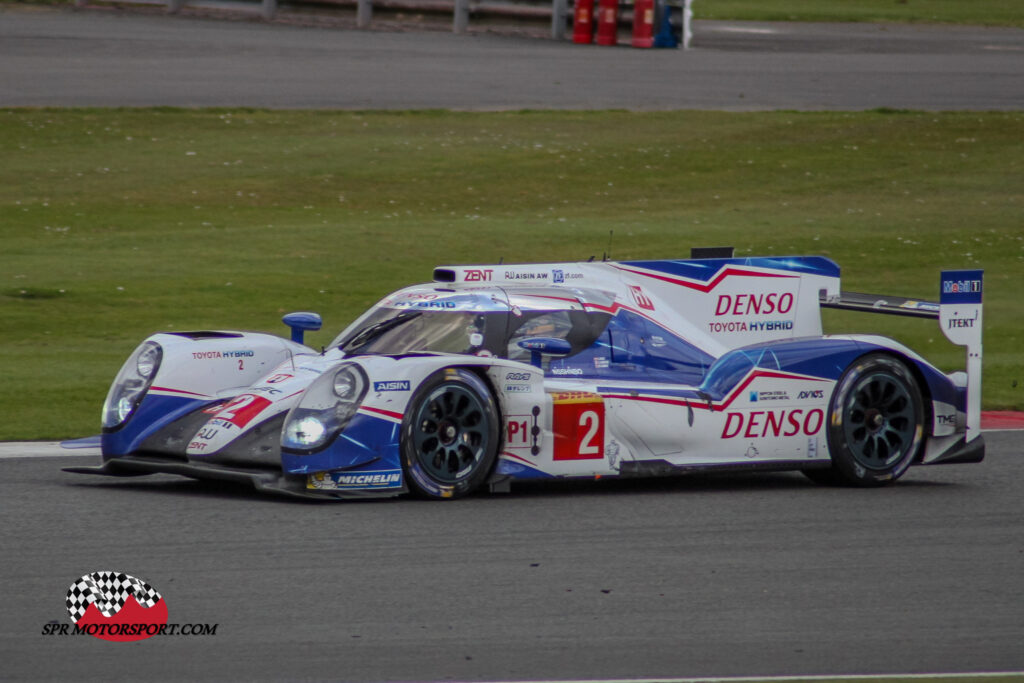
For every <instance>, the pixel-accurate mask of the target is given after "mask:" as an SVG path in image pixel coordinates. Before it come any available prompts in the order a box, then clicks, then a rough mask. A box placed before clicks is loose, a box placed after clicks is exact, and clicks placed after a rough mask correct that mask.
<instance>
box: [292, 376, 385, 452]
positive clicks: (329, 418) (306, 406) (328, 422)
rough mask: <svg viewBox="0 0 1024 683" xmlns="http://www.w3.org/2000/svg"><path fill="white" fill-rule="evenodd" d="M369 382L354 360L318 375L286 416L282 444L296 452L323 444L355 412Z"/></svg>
mask: <svg viewBox="0 0 1024 683" xmlns="http://www.w3.org/2000/svg"><path fill="white" fill-rule="evenodd" d="M368 386H369V382H368V381H367V379H366V373H365V372H364V371H363V369H362V368H361V367H359V366H358V365H356V364H355V363H345V364H343V365H340V366H339V367H338V368H337V369H335V370H334V371H333V372H328V373H326V374H324V375H323V376H322V377H320V378H318V379H317V380H316V381H315V382H313V383H312V384H311V385H309V388H308V389H306V392H305V393H304V394H303V396H302V399H301V400H300V401H299V403H298V404H297V405H296V406H295V407H294V408H292V409H291V411H290V412H289V413H288V417H286V418H285V421H284V431H283V432H282V433H281V447H282V448H285V449H287V450H289V451H292V452H296V453H313V452H315V451H319V450H322V449H323V448H326V447H327V446H328V445H329V444H330V443H331V442H332V441H334V439H335V437H337V436H338V434H340V433H341V430H343V429H344V428H345V425H347V424H348V422H349V420H351V419H352V416H353V415H355V414H356V411H357V410H358V409H359V406H360V405H361V404H362V402H363V399H364V398H365V397H366V390H367V387H368Z"/></svg>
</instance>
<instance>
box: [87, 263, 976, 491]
mask: <svg viewBox="0 0 1024 683" xmlns="http://www.w3.org/2000/svg"><path fill="white" fill-rule="evenodd" d="M713 255H714V254H713ZM839 285H840V280H839V267H838V266H837V265H836V264H835V263H833V262H832V261H830V260H828V259H826V258H821V257H765V258H733V257H731V250H729V251H728V252H726V253H725V254H721V253H720V254H717V255H716V257H713V258H691V259H686V260H665V261H626V262H613V261H601V262H584V263H561V264H529V265H487V266H444V267H439V268H437V269H435V270H434V282H432V283H429V284H421V285H416V286H412V287H408V288H405V289H402V290H400V291H397V292H395V293H393V294H390V295H388V296H387V297H385V298H384V299H383V300H381V301H380V302H379V303H378V304H377V305H376V306H374V307H373V308H371V309H370V310H369V311H367V312H366V313H365V314H363V315H362V316H361V317H359V318H358V319H357V320H356V321H355V322H353V323H352V324H351V325H349V326H348V328H346V329H345V330H344V331H343V332H342V333H341V334H340V335H339V336H338V337H337V338H336V339H335V340H334V341H333V342H331V344H330V346H328V347H326V348H325V349H323V350H322V351H317V350H315V349H312V348H309V347H307V346H304V345H303V344H302V343H301V342H302V336H303V332H304V330H310V329H319V327H320V317H319V316H318V315H316V314H313V313H296V314H290V315H287V316H285V322H286V323H287V324H289V325H290V326H291V327H292V339H291V340H287V339H283V338H280V337H276V336H273V335H269V334H262V333H252V332H224V331H200V332H172V333H160V334H154V335H153V336H151V337H149V338H148V339H146V340H145V341H144V342H143V343H142V344H141V345H140V346H139V347H138V348H137V349H136V350H135V352H134V353H133V354H132V355H131V357H130V358H129V359H128V360H127V362H126V363H125V364H124V366H123V367H122V368H121V371H120V373H119V374H118V375H117V378H116V379H115V381H114V383H113V385H112V386H111V388H110V392H109V395H108V396H107V400H106V403H105V405H104V408H103V434H102V437H101V446H102V453H103V456H102V457H103V463H102V465H101V466H99V467H95V468H85V467H82V468H71V471H77V472H92V473H101V474H107V475H115V476H132V475H140V474H150V473H158V472H163V473H174V474H181V475H185V476H189V477H196V478H217V479H227V480H235V481H245V482H250V483H252V484H253V485H255V487H256V488H257V489H260V490H264V491H276V492H282V493H288V494H294V495H301V496H315V497H334V498H358V497H370V496H372V497H379V496H395V495H399V494H402V493H405V492H408V491H411V492H415V493H417V494H420V495H422V496H426V497H430V498H442V499H443V498H456V497H459V496H463V495H466V494H468V493H470V492H472V491H474V490H477V489H480V488H482V487H489V488H490V489H491V490H507V489H508V487H509V484H510V483H511V482H514V481H517V480H527V479H547V478H596V477H628V476H664V475H677V474H683V473H688V472H694V471H708V470H730V469H740V470H799V471H802V472H804V473H806V474H807V475H808V476H809V477H810V478H811V479H813V480H816V481H822V482H837V483H848V484H853V485H862V486H875V485H880V484H885V483H888V482H891V481H894V480H896V479H897V478H899V477H900V475H902V474H903V473H904V472H905V471H906V470H907V468H908V467H910V466H911V465H931V464H938V463H965V462H978V461H980V460H981V459H982V457H983V454H984V442H983V439H982V436H981V434H980V430H979V423H980V396H981V385H980V381H981V380H980V378H981V324H982V323H981V313H982V272H981V271H977V270H970V271H944V272H943V273H942V275H941V279H940V302H938V303H931V302H926V301H915V300H909V299H904V298H899V297H879V296H871V295H864V294H853V293H846V292H841V291H840V286H839ZM824 306H828V307H838V308H852V309H859V310H866V311H871V312H878V313H892V314H901V315H912V316H918V317H931V318H937V319H938V320H939V323H940V326H941V329H942V331H943V333H944V334H945V335H946V337H947V338H948V339H949V340H950V341H952V342H953V343H954V344H958V345H961V346H965V347H966V350H967V362H966V372H963V371H961V372H954V373H952V374H948V375H947V374H945V373H943V372H941V371H939V370H938V369H936V368H935V367H934V366H932V365H931V364H929V363H928V362H927V361H926V360H924V359H923V358H921V357H920V356H919V355H917V354H916V353H914V352H913V351H911V350H910V349H908V348H906V347H905V346H903V345H902V344H900V343H898V342H896V341H893V340H891V339H887V338H884V337H880V336H873V335H838V336H836V335H823V334H822V322H821V308H822V307H824Z"/></svg>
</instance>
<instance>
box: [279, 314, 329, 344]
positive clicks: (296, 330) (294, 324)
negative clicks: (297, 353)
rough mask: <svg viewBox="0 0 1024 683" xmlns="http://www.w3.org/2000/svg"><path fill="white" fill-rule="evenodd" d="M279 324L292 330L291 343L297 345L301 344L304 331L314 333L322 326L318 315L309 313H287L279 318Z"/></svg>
mask: <svg viewBox="0 0 1024 683" xmlns="http://www.w3.org/2000/svg"><path fill="white" fill-rule="evenodd" d="M281 322H283V323H284V324H285V325H287V326H288V327H290V328H292V341H293V342H296V343H298V344H302V343H303V341H302V339H303V336H304V335H305V332H306V330H310V331H312V332H316V331H317V330H319V329H320V328H321V327H322V326H323V320H321V319H320V314H319V313H310V312H309V311H299V312H296V313H289V314H287V315H285V316H284V317H283V318H281Z"/></svg>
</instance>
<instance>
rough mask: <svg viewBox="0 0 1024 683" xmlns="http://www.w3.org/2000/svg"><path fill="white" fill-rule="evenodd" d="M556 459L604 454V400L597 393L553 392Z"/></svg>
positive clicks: (574, 458)
mask: <svg viewBox="0 0 1024 683" xmlns="http://www.w3.org/2000/svg"><path fill="white" fill-rule="evenodd" d="M552 405H553V406H554V425H553V426H554V429H553V431H554V433H555V452H554V459H555V460H601V459H603V458H604V400H603V399H602V398H601V397H600V396H599V395H598V394H591V393H587V392H576V391H574V392H562V393H557V394H554V395H553V396H552Z"/></svg>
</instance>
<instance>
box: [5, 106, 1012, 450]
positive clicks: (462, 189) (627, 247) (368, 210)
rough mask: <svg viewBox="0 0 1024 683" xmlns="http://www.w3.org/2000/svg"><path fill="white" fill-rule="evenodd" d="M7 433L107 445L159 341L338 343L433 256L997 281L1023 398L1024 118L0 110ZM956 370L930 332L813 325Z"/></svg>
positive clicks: (850, 278)
mask: <svg viewBox="0 0 1024 683" xmlns="http://www.w3.org/2000/svg"><path fill="white" fill-rule="evenodd" d="M0 158H3V160H4V163H3V164H2V165H0V245H2V247H0V321H2V324H0V377H3V379H4V386H5V389H6V390H5V391H4V392H3V394H2V395H0V414H2V415H4V419H3V420H2V421H0V440H7V439H39V438H63V437H70V436H81V435H85V434H90V433H95V432H96V431H97V429H98V419H99V410H100V405H101V403H102V401H103V397H104V395H105V393H106V389H107V386H108V384H109V382H110V381H111V380H112V378H113V377H114V375H115V374H116V372H117V369H118V367H119V366H120V364H121V362H122V361H123V359H124V358H125V357H126V355H127V354H128V353H129V352H130V351H131V350H132V348H134V346H135V345H136V344H137V343H138V342H139V341H141V340H142V339H143V338H144V337H145V336H147V335H148V334H150V333H152V332H154V331H159V330H186V329H201V328H210V327H213V328H220V329H253V330H265V331H270V332H274V333H280V334H284V333H285V332H286V330H285V328H284V327H283V326H282V325H281V324H280V322H279V321H280V317H281V315H282V314H283V313H285V312H287V311H290V310H317V311H320V312H321V313H322V314H323V316H324V319H325V330H324V331H322V332H320V333H317V334H315V335H313V336H312V337H311V338H310V342H311V343H313V344H324V343H327V342H328V341H329V340H330V339H331V338H332V336H333V335H334V334H335V333H336V332H337V331H339V330H340V329H341V328H342V326H343V325H345V324H346V323H347V322H348V321H350V320H351V319H352V318H353V317H355V316H356V315H357V314H358V313H360V312H361V311H362V310H364V309H365V308H366V307H367V306H369V305H371V304H372V303H373V302H375V301H376V300H377V299H379V298H380V297H381V296H383V295H384V294H386V293H387V292H389V291H391V290H393V289H395V288H397V287H400V286H403V285H406V284H410V283H414V282H422V281H425V280H428V279H429V278H430V276H431V271H432V268H433V266H435V265H437V264H443V263H495V262H497V261H498V260H499V259H502V258H503V259H504V260H505V262H516V261H519V262H524V261H526V262H529V261H556V260H583V259H587V258H589V257H590V256H597V257H598V258H600V257H601V255H602V253H603V252H604V251H605V250H606V249H607V248H608V243H609V231H610V230H614V238H613V241H612V247H611V250H612V255H613V256H614V257H615V258H617V259H628V258H671V257H685V256H687V255H688V254H689V249H690V247H691V246H693V245H721V244H731V245H735V246H736V247H737V249H738V253H739V254H740V255H749V254H773V255H781V254H823V255H827V256H830V257H831V258H833V259H835V260H836V261H837V262H839V263H840V265H841V266H843V268H844V283H843V284H844V287H845V288H846V289H852V290H858V291H869V292H882V293H888V294H904V295H908V296H920V297H927V298H933V299H934V298H935V297H936V296H937V287H938V271H939V270H940V269H941V268H949V267H954V268H955V267H972V268H973V267H981V268H985V270H986V282H987V287H986V308H985V335H986V336H985V390H984V403H985V406H986V407H987V408H1017V409H1020V408H1024V386H1021V385H1022V384H1024V352H1022V349H1024V299H1022V298H1019V297H1022V294H1024V113H950V114H930V113H929V114H924V113H907V112H861V113H792V112H776V113H735V114H733V113H718V112H714V113H711V112H709V113H702V112H675V113H658V112H655V113H627V112H587V113H579V112H518V113H515V112H513V113H447V112H436V111H430V112H417V113H353V112H278V111H275V112H268V111H247V110H230V111H229V110H198V111H190V110H173V109H143V110H127V109H125V110H116V109H115V110H85V109H69V110H0ZM826 313H827V315H826V320H827V322H828V325H829V327H830V329H831V330H832V331H841V330H843V331H862V332H881V333H890V334H892V335H893V336H896V337H897V338H899V339H901V340H903V341H905V342H906V343H908V344H909V345H911V346H912V347H913V348H915V349H917V350H919V351H920V352H921V353H922V354H923V355H925V356H926V357H927V358H929V359H931V360H932V361H933V362H935V363H937V364H938V365H939V366H940V367H943V368H944V369H947V370H949V369H954V368H957V367H960V366H962V362H963V353H962V350H961V349H958V348H955V347H952V346H950V345H949V344H948V343H946V342H945V341H944V339H943V337H942V335H941V332H940V331H939V329H938V327H937V325H936V324H935V323H934V322H932V321H917V320H904V319H900V318H892V317H889V316H868V315H859V314H848V313H842V312H833V311H828V312H826Z"/></svg>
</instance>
